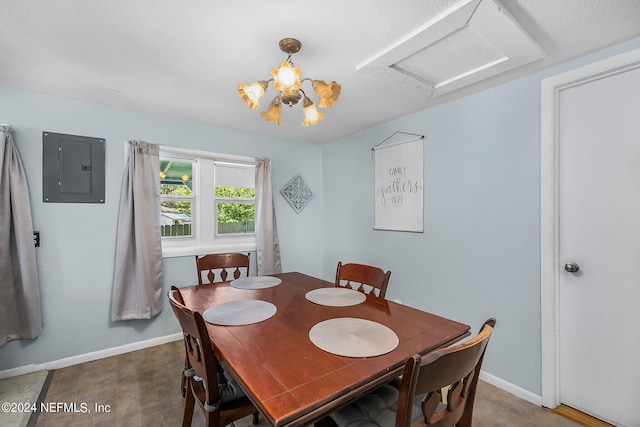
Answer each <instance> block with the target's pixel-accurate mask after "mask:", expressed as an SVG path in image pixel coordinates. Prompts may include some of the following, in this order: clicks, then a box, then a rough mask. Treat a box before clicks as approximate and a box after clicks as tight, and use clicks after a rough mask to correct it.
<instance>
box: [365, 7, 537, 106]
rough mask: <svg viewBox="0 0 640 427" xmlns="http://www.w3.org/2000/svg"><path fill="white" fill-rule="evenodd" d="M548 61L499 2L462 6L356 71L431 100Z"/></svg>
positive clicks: (435, 20) (450, 10)
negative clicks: (514, 70) (529, 64)
mask: <svg viewBox="0 0 640 427" xmlns="http://www.w3.org/2000/svg"><path fill="white" fill-rule="evenodd" d="M544 55H545V53H544V51H543V50H542V49H541V48H540V46H539V45H538V44H537V43H536V42H535V41H534V40H533V39H532V38H531V37H530V36H529V34H527V33H526V32H525V30H524V29H523V28H522V27H521V26H520V25H519V23H518V22H517V21H516V20H515V19H514V18H513V17H512V16H511V15H510V14H509V13H508V11H507V10H506V9H505V8H504V7H503V6H501V5H500V4H499V3H497V2H496V1H494V0H461V1H460V2H458V3H456V4H455V5H454V6H452V7H451V8H449V9H448V10H445V11H444V12H443V13H441V14H440V15H438V16H436V17H435V18H434V19H432V20H430V21H429V22H427V23H425V24H424V25H423V26H422V27H420V28H418V29H417V30H415V31H413V32H411V33H409V34H408V35H407V36H406V37H404V38H402V39H401V40H399V41H398V42H396V43H394V44H393V45H391V46H389V47H388V48H386V49H384V50H383V51H382V52H380V53H378V54H376V55H375V56H373V57H372V58H369V59H368V60H366V61H365V62H363V63H362V64H360V65H358V66H357V67H356V70H358V71H362V72H364V73H366V74H368V75H370V76H372V77H375V78H377V79H379V80H381V81H383V82H385V83H387V84H391V85H393V86H395V87H397V88H400V89H403V90H406V91H407V93H408V94H412V95H413V96H416V97H420V98H427V99H429V98H436V97H438V96H441V95H444V94H446V93H449V92H452V91H454V90H456V89H460V88H462V87H464V86H467V85H470V84H473V83H477V82H479V81H482V80H485V79H488V78H490V77H493V76H496V75H499V74H501V73H504V72H506V71H509V70H512V69H514V68H516V67H519V66H522V65H524V64H528V63H530V62H532V61H535V60H538V59H540V58H542V57H544Z"/></svg>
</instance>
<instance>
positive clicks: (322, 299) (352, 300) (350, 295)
mask: <svg viewBox="0 0 640 427" xmlns="http://www.w3.org/2000/svg"><path fill="white" fill-rule="evenodd" d="M304 297H305V298H306V299H308V300H309V301H311V302H313V303H316V304H320V305H328V306H330V307H346V306H349V305H357V304H360V303H361V302H363V301H364V300H366V299H367V296H366V295H365V294H363V293H362V292H358V291H354V290H353V289H346V288H319V289H314V290H312V291H309V292H307V293H306V294H305V296H304Z"/></svg>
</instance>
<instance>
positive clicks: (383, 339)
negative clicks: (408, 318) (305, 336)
mask: <svg viewBox="0 0 640 427" xmlns="http://www.w3.org/2000/svg"><path fill="white" fill-rule="evenodd" d="M309 339H310V340H311V342H312V343H313V344H315V345H316V347H318V348H320V349H322V350H324V351H327V352H329V353H333V354H337V355H338V356H347V357H372V356H380V355H381V354H386V353H389V352H390V351H392V350H393V349H395V348H396V347H397V346H398V343H399V340H398V335H396V333H395V332H393V331H392V330H391V329H389V328H388V327H386V326H385V325H381V324H380V323H377V322H372V321H371V320H366V319H359V318H354V317H339V318H335V319H329V320H325V321H323V322H320V323H318V324H316V325H314V326H313V328H311V330H310V331H309Z"/></svg>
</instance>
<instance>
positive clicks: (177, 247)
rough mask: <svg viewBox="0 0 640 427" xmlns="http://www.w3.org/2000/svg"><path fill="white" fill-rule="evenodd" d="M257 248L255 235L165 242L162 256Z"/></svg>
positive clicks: (249, 250)
mask: <svg viewBox="0 0 640 427" xmlns="http://www.w3.org/2000/svg"><path fill="white" fill-rule="evenodd" d="M255 250H256V239H255V236H251V237H233V238H228V239H224V238H218V239H217V241H216V242H215V243H197V242H193V243H185V242H184V241H182V242H180V243H175V242H163V243H162V257H163V258H175V257H185V256H193V255H205V254H216V253H228V252H251V251H255Z"/></svg>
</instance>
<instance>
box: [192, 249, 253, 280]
mask: <svg viewBox="0 0 640 427" xmlns="http://www.w3.org/2000/svg"><path fill="white" fill-rule="evenodd" d="M250 256H251V254H250V253H247V254H237V253H232V254H210V255H204V256H201V257H199V256H198V255H196V268H197V270H198V284H200V285H202V284H205V282H203V279H202V275H203V273H204V272H206V278H207V280H208V281H209V282H208V283H219V282H226V281H227V277H229V273H230V272H231V274H232V277H233V279H238V278H239V277H240V276H241V275H242V274H243V272H242V270H241V269H244V275H245V276H248V275H249V261H250ZM233 279H231V278H229V280H233Z"/></svg>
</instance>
